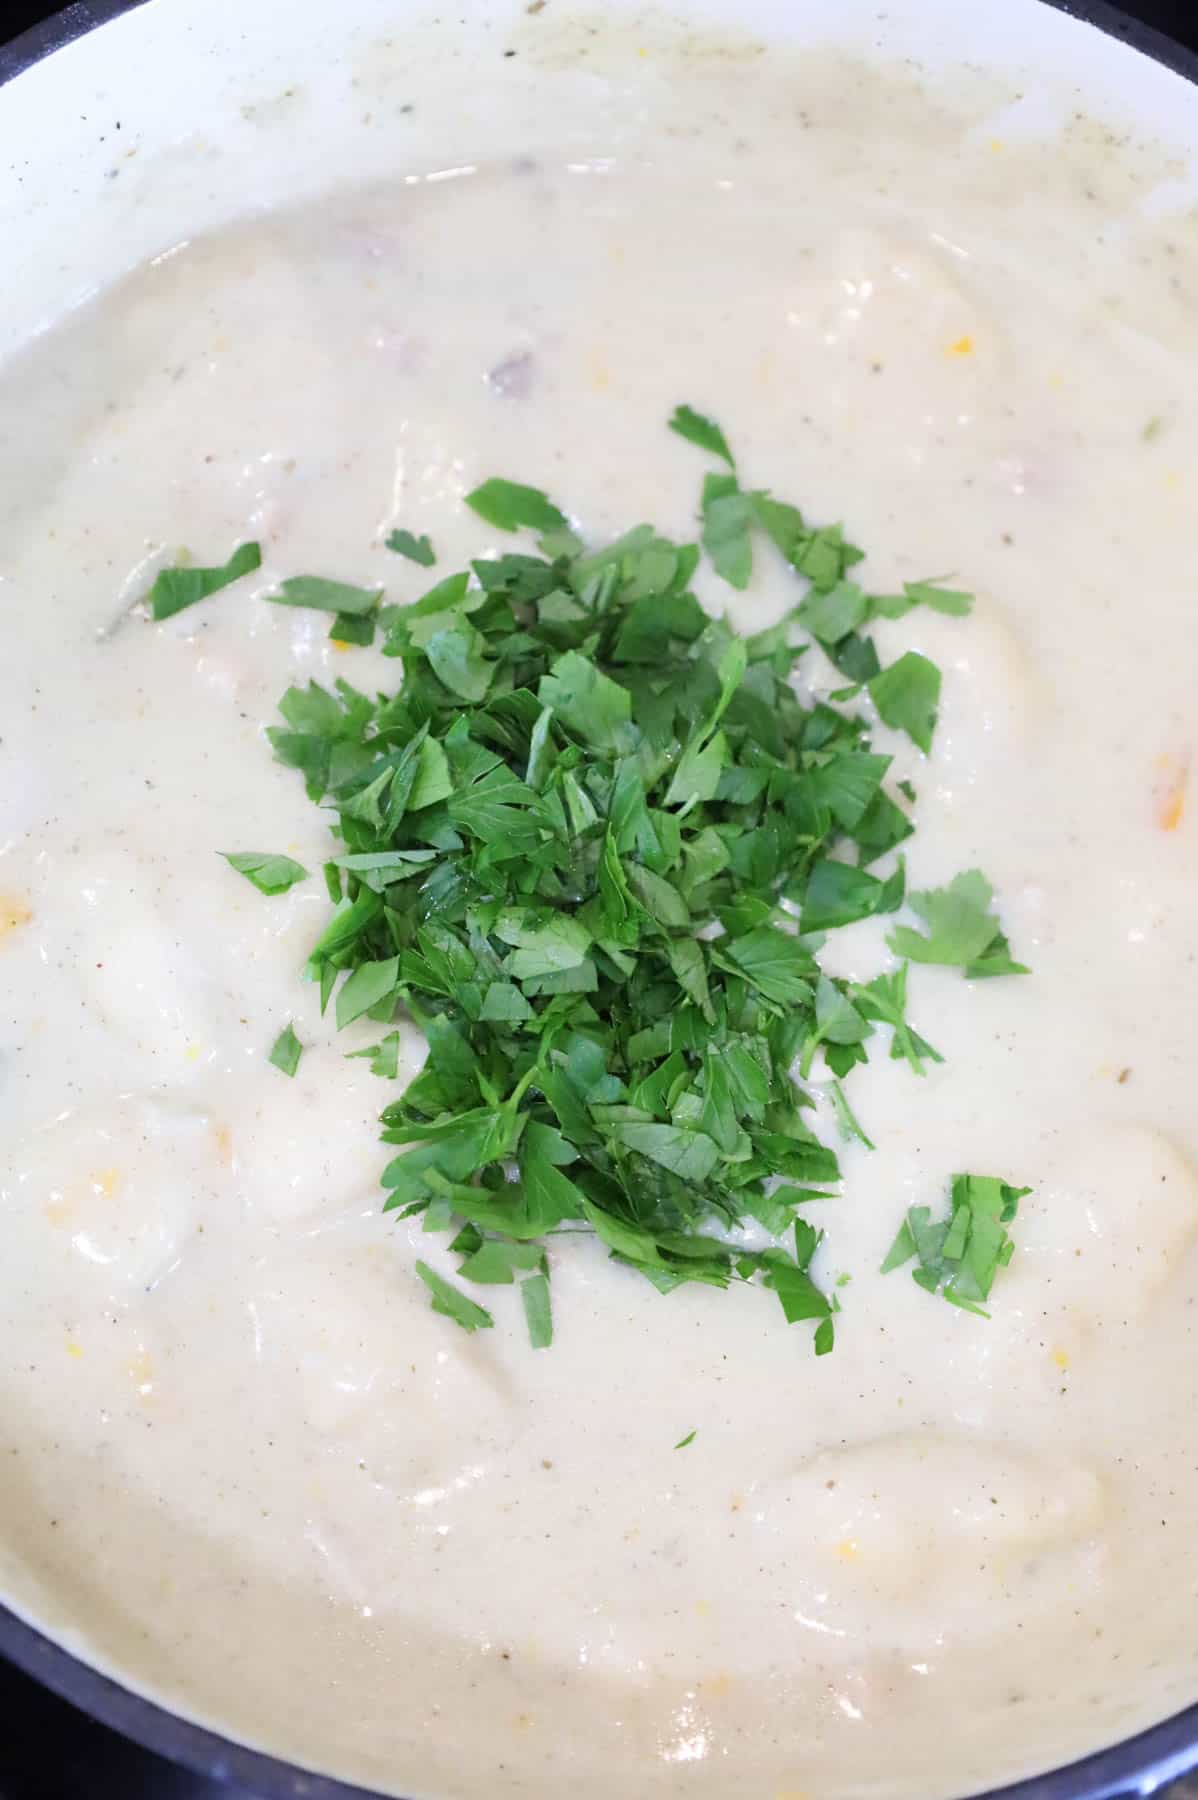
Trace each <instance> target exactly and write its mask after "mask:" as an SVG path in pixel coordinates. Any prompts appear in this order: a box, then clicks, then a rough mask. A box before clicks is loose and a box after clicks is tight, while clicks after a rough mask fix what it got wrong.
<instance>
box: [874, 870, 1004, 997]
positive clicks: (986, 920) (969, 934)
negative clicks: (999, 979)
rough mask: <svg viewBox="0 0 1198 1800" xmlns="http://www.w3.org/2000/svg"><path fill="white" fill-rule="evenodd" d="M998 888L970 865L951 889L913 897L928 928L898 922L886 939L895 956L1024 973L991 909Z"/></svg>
mask: <svg viewBox="0 0 1198 1800" xmlns="http://www.w3.org/2000/svg"><path fill="white" fill-rule="evenodd" d="M993 898H994V890H993V888H992V887H991V886H990V883H989V882H988V881H987V880H986V877H985V876H984V875H983V874H982V872H981V870H980V869H967V870H966V871H965V873H964V874H963V875H957V876H955V877H954V879H953V880H952V881H950V882H949V884H948V886H947V887H942V888H928V889H926V890H925V891H924V892H922V893H918V894H912V895H911V896H910V906H911V910H912V911H913V912H916V913H918V914H919V917H920V918H921V919H922V920H923V921H924V923H925V925H926V926H927V932H926V933H924V932H920V931H915V930H913V929H912V928H911V927H910V926H909V925H896V926H895V928H894V930H893V931H892V932H891V934H890V936H889V938H888V939H887V942H888V944H889V945H890V948H891V949H892V950H893V951H894V953H895V955H896V956H905V957H907V958H909V960H910V961H911V962H922V963H944V964H947V965H948V966H949V967H953V968H961V969H963V970H964V971H965V974H966V975H967V976H971V977H975V976H986V975H1026V974H1028V973H1029V971H1028V969H1027V968H1026V966H1025V965H1024V964H1023V963H1017V962H1014V961H1012V959H1011V954H1010V946H1009V945H1008V943H1007V940H1006V937H1005V936H1004V935H1003V929H1002V925H1001V923H1000V921H999V919H998V917H997V915H996V914H995V913H993V912H992V911H991V910H990V907H991V902H992V900H993Z"/></svg>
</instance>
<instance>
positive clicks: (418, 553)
mask: <svg viewBox="0 0 1198 1800" xmlns="http://www.w3.org/2000/svg"><path fill="white" fill-rule="evenodd" d="M387 548H388V550H394V551H395V554H396V555H397V556H406V557H407V559H408V561H409V562H414V563H419V564H420V566H421V568H424V569H431V568H432V566H433V564H434V563H435V562H436V560H437V558H436V554H435V552H434V550H433V546H432V541H431V540H430V539H429V538H427V537H425V536H423V535H422V536H420V537H416V536H415V535H414V534H413V533H412V532H410V531H405V530H404V529H403V528H402V527H400V528H398V529H397V530H395V531H392V532H390V533H389V534H388V537H387Z"/></svg>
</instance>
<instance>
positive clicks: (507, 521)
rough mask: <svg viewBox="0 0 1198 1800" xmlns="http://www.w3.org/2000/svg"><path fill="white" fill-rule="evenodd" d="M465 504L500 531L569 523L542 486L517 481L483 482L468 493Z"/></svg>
mask: <svg viewBox="0 0 1198 1800" xmlns="http://www.w3.org/2000/svg"><path fill="white" fill-rule="evenodd" d="M466 505H467V506H469V507H472V508H473V510H474V511H475V512H476V513H477V514H478V516H479V518H480V519H485V520H486V522H487V524H488V525H494V526H495V528H496V530H497V531H519V530H520V528H521V526H528V527H530V529H531V530H533V531H560V530H561V529H562V528H563V527H564V526H565V525H567V524H568V523H569V521H568V519H567V518H566V515H565V513H563V512H560V511H559V510H558V508H557V507H556V506H555V505H554V504H553V502H552V500H550V498H549V496H548V494H544V493H542V492H541V490H540V488H534V487H524V486H522V485H521V483H520V482H518V481H502V480H499V479H495V480H491V481H484V482H483V484H482V486H481V487H476V488H475V489H474V490H473V492H472V493H469V494H467V495H466Z"/></svg>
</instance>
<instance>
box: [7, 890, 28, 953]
mask: <svg viewBox="0 0 1198 1800" xmlns="http://www.w3.org/2000/svg"><path fill="white" fill-rule="evenodd" d="M32 917H33V908H32V907H31V906H28V905H27V904H26V903H25V901H24V900H20V899H18V898H17V896H16V895H15V894H0V944H2V943H3V942H4V940H5V938H6V937H9V936H10V935H11V934H12V933H13V932H14V931H19V930H20V928H21V926H22V925H28V923H29V921H30V919H32Z"/></svg>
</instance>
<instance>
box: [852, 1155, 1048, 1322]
mask: <svg viewBox="0 0 1198 1800" xmlns="http://www.w3.org/2000/svg"><path fill="white" fill-rule="evenodd" d="M1031 1191H1032V1190H1031V1189H1030V1188H1019V1187H1011V1186H1010V1184H1009V1183H1008V1182H1005V1181H1000V1180H999V1179H998V1178H997V1177H996V1176H993V1175H954V1176H953V1181H952V1193H951V1196H950V1199H949V1211H948V1217H947V1218H946V1219H933V1218H932V1213H931V1209H930V1207H927V1206H913V1207H911V1208H910V1210H909V1211H908V1213H907V1216H906V1218H905V1219H904V1220H903V1223H902V1224H901V1225H900V1226H899V1231H898V1236H897V1237H896V1238H895V1240H894V1243H893V1244H892V1245H891V1246H890V1250H889V1252H888V1254H887V1257H886V1260H885V1262H884V1263H883V1264H882V1273H883V1274H888V1273H889V1271H890V1270H891V1269H900V1268H902V1267H903V1265H904V1264H905V1263H908V1262H910V1261H911V1260H912V1258H914V1259H915V1262H916V1265H917V1266H916V1267H915V1268H914V1269H913V1270H912V1271H911V1273H912V1276H913V1278H914V1280H915V1281H917V1282H918V1284H919V1286H920V1287H922V1288H926V1289H927V1291H928V1292H929V1293H930V1294H939V1295H941V1297H942V1298H943V1299H945V1300H949V1301H951V1302H952V1304H953V1305H954V1306H960V1307H962V1308H963V1309H964V1310H965V1311H966V1312H972V1313H979V1314H980V1315H981V1316H982V1317H983V1318H988V1317H989V1314H988V1313H987V1312H986V1311H985V1306H984V1302H985V1301H987V1300H988V1299H989V1298H990V1290H991V1288H992V1287H993V1286H994V1278H995V1276H996V1275H997V1274H998V1271H999V1270H1000V1269H1005V1268H1006V1266H1007V1264H1008V1263H1009V1262H1010V1260H1011V1257H1012V1255H1013V1253H1014V1250H1015V1244H1014V1240H1013V1239H1012V1237H1011V1234H1010V1233H1009V1231H1008V1230H1007V1226H1008V1225H1009V1224H1010V1223H1011V1221H1012V1220H1013V1219H1014V1217H1015V1215H1016V1213H1017V1212H1018V1210H1019V1202H1020V1201H1021V1200H1022V1199H1023V1197H1024V1195H1025V1194H1030V1193H1031Z"/></svg>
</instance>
